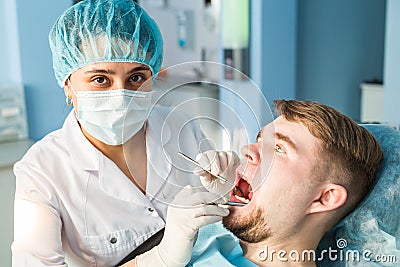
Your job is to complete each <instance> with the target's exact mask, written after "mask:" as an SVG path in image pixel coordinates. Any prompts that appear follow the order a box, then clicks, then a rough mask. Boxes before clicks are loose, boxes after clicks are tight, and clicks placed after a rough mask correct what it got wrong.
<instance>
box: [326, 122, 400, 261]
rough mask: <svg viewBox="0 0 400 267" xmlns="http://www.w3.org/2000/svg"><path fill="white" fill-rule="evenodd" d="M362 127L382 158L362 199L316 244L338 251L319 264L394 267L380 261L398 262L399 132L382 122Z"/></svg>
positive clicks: (399, 258) (399, 236)
mask: <svg viewBox="0 0 400 267" xmlns="http://www.w3.org/2000/svg"><path fill="white" fill-rule="evenodd" d="M362 126H363V127H364V128H366V129H367V130H368V131H369V132H370V133H372V134H373V135H374V136H375V138H376V139H377V140H378V142H379V143H380V144H381V147H382V149H383V154H384V159H383V162H382V164H381V167H380V170H379V172H378V174H377V177H376V182H375V184H374V186H373V188H372V190H371V191H370V192H369V194H368V195H367V196H366V198H365V199H364V200H363V201H362V202H361V203H360V205H359V206H358V207H357V208H356V209H355V210H354V211H353V212H352V213H350V214H349V215H348V216H347V217H345V218H344V219H343V220H342V221H341V222H339V223H338V224H337V225H336V226H335V227H334V228H333V229H332V230H331V231H330V232H328V233H327V234H326V235H325V236H324V238H323V239H322V240H321V242H320V244H319V246H318V250H319V251H322V250H328V249H329V247H330V248H331V249H336V250H338V252H337V256H338V259H337V260H336V261H331V260H329V259H328V257H327V256H328V255H326V256H325V257H324V258H323V260H322V261H320V263H319V266H329V267H336V266H396V265H395V264H393V263H389V262H387V263H385V264H384V263H383V262H382V261H391V260H394V259H397V263H398V262H400V132H398V131H396V130H394V129H392V128H390V127H389V126H384V125H374V124H371V125H362ZM356 251H357V252H356ZM340 253H342V258H341V259H342V260H340V255H339V254H340ZM357 254H358V255H359V259H357ZM352 255H354V256H352ZM346 257H347V259H346ZM386 264H387V265H386Z"/></svg>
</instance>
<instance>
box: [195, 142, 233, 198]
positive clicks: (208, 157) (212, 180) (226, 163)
mask: <svg viewBox="0 0 400 267" xmlns="http://www.w3.org/2000/svg"><path fill="white" fill-rule="evenodd" d="M196 161H197V162H198V163H199V164H200V165H201V166H202V167H203V169H205V170H208V171H210V172H211V173H212V174H213V175H220V176H222V177H224V178H225V179H226V180H228V182H223V181H222V180H220V179H218V178H217V177H215V176H213V175H211V174H209V173H208V172H206V171H203V170H202V169H200V168H196V169H195V170H194V171H193V173H194V174H196V175H199V176H200V180H201V183H202V184H203V186H204V187H205V188H206V189H207V190H208V191H210V192H213V193H216V194H218V195H219V196H221V197H223V198H224V200H225V201H228V199H229V192H230V191H231V190H232V188H233V187H234V186H233V184H234V183H235V172H236V168H237V167H238V166H239V164H240V159H239V157H238V155H237V154H236V153H235V152H233V151H215V150H209V151H206V152H203V153H200V154H197V156H196Z"/></svg>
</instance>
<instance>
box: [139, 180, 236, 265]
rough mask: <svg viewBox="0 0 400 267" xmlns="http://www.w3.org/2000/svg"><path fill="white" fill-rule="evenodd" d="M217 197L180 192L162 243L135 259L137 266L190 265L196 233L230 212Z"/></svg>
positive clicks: (191, 190) (188, 190) (190, 190)
mask: <svg viewBox="0 0 400 267" xmlns="http://www.w3.org/2000/svg"><path fill="white" fill-rule="evenodd" d="M219 198H220V197H219V196H218V195H216V194H214V193H210V192H206V191H204V189H199V188H197V189H196V188H192V187H190V186H187V187H185V188H183V189H182V190H181V191H180V192H179V193H178V194H177V195H176V197H175V200H174V201H173V202H172V203H171V204H170V206H169V207H168V211H167V219H166V225H165V232H164V237H163V239H162V240H161V243H160V244H159V245H158V246H156V247H154V248H152V249H151V250H149V251H147V252H146V253H144V254H141V255H139V256H137V257H136V262H135V263H136V266H137V267H145V266H160V267H161V266H162V267H172V266H173V267H181V266H182V267H183V266H186V264H187V263H189V261H190V258H191V256H192V249H193V244H194V242H195V239H196V237H197V233H198V230H199V228H200V227H201V226H204V225H207V224H211V223H215V222H217V221H219V220H221V217H223V216H227V215H228V214H229V210H228V209H227V208H222V207H219V206H217V205H216V204H223V201H222V200H221V199H219Z"/></svg>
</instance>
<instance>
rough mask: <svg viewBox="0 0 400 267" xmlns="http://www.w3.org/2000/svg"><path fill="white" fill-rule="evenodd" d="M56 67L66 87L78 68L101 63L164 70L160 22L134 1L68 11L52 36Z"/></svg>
mask: <svg viewBox="0 0 400 267" xmlns="http://www.w3.org/2000/svg"><path fill="white" fill-rule="evenodd" d="M49 42H50V48H51V51H52V53H53V68H54V72H55V75H56V79H57V82H58V84H59V85H60V86H61V87H63V86H64V83H65V81H66V80H67V79H68V77H69V76H70V75H71V74H72V73H73V72H74V71H76V70H77V69H79V68H81V67H83V66H86V65H89V64H92V63H97V62H138V63H142V64H145V65H148V66H149V67H150V68H151V71H152V73H153V75H154V76H156V75H157V73H158V72H159V71H160V68H161V63H162V57H163V40H162V36H161V32H160V29H159V28H158V25H157V23H156V22H155V21H154V20H153V19H152V18H151V17H150V16H149V15H148V14H147V13H146V11H144V10H143V8H142V7H140V6H139V5H137V4H136V3H135V2H134V1H133V0H85V1H82V2H79V3H78V4H75V5H73V6H72V7H70V8H69V9H67V10H66V11H65V12H64V13H63V14H62V15H61V16H60V17H59V18H58V20H57V21H56V23H55V24H54V26H53V28H52V29H51V31H50V33H49Z"/></svg>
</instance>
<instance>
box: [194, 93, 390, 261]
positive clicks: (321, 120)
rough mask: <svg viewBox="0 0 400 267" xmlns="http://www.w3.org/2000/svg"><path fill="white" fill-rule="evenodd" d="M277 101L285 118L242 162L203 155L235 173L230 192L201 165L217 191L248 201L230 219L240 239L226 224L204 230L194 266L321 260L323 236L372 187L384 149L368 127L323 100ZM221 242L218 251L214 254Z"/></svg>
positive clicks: (207, 164)
mask: <svg viewBox="0 0 400 267" xmlns="http://www.w3.org/2000/svg"><path fill="white" fill-rule="evenodd" d="M274 103H275V108H276V113H277V115H279V117H278V118H277V119H276V120H274V121H273V122H272V123H270V124H268V125H267V126H265V127H264V128H263V129H262V130H261V131H260V132H259V134H258V136H257V140H256V142H255V143H253V144H250V145H247V146H245V147H243V148H242V151H241V153H242V156H243V157H244V160H243V161H242V162H241V163H240V165H239V166H235V165H236V162H238V160H237V158H235V155H234V154H232V153H225V152H215V151H207V152H205V153H203V154H200V155H198V157H197V159H198V161H199V162H200V164H201V165H202V166H203V167H204V168H206V169H208V170H210V171H211V172H212V173H213V174H214V175H217V174H220V175H222V176H225V177H226V178H229V179H230V180H233V179H235V180H234V183H235V185H236V188H235V190H231V191H230V192H228V190H227V189H228V187H227V184H221V183H220V182H219V181H217V180H216V179H214V177H213V176H211V175H208V174H207V173H206V172H204V171H201V170H197V173H198V174H199V175H201V176H202V177H201V180H202V183H203V184H204V186H205V187H206V188H207V189H208V190H209V191H212V192H215V193H218V194H219V195H224V196H229V197H230V200H231V201H241V202H248V204H247V205H246V206H244V207H230V214H229V215H228V216H227V217H224V218H223V221H222V223H223V226H224V227H225V228H226V229H228V230H229V231H230V232H232V233H233V234H234V235H235V236H236V237H237V238H239V239H236V238H235V237H233V236H232V235H229V234H228V233H227V232H224V231H222V230H221V229H222V227H220V226H219V225H210V226H208V227H205V228H204V229H201V231H200V234H199V239H198V242H197V244H196V246H195V247H194V252H193V257H192V261H191V265H192V266H202V264H204V263H205V265H206V266H210V265H207V264H218V266H232V265H236V266H255V265H254V264H256V265H258V266H316V264H315V259H316V257H317V256H316V255H315V254H314V252H315V251H316V249H317V245H318V243H319V242H320V240H321V238H322V237H323V235H324V234H325V233H326V232H327V231H328V230H329V229H330V228H332V227H333V226H334V225H335V224H336V223H338V222H339V220H341V219H342V218H343V217H344V216H346V215H347V214H348V213H350V212H351V211H353V210H354V209H355V207H356V206H357V205H358V204H359V203H360V201H361V200H362V199H363V198H364V197H365V195H366V194H367V193H368V192H369V190H370V188H371V186H372V184H373V182H374V178H375V175H376V173H377V171H378V169H379V166H380V162H381V160H382V158H383V153H382V150H381V147H380V145H379V143H378V142H377V141H376V139H375V138H374V137H373V136H372V135H371V134H370V133H369V132H368V131H367V130H366V129H364V128H363V127H361V126H359V125H357V124H356V123H355V122H354V121H353V120H351V119H350V118H348V117H346V116H345V115H343V114H341V113H340V112H338V111H337V110H335V109H333V108H330V107H327V106H325V105H322V104H318V103H315V102H303V101H297V100H290V101H285V100H278V101H275V102H274ZM236 157H237V156H236ZM235 167H237V168H235ZM235 169H236V171H235ZM233 177H235V178H233ZM215 233H219V237H218V238H217V239H213V240H212V241H210V240H211V239H210V237H211V236H210V235H211V234H215ZM232 241H233V242H232ZM235 241H237V242H236V244H238V243H239V242H240V247H239V246H235ZM216 242H217V243H218V242H221V244H220V245H221V246H220V247H223V249H220V248H219V244H216ZM226 244H227V245H228V247H226ZM222 245H223V246H222ZM217 247H218V253H217V254H218V255H213V256H210V255H212V254H213V253H211V250H212V249H213V248H214V249H215V248H217ZM214 254H215V253H214ZM243 256H244V258H243ZM321 256H323V255H321ZM326 256H329V255H326ZM222 262H224V264H223V263H222ZM231 264H232V265H231Z"/></svg>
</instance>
